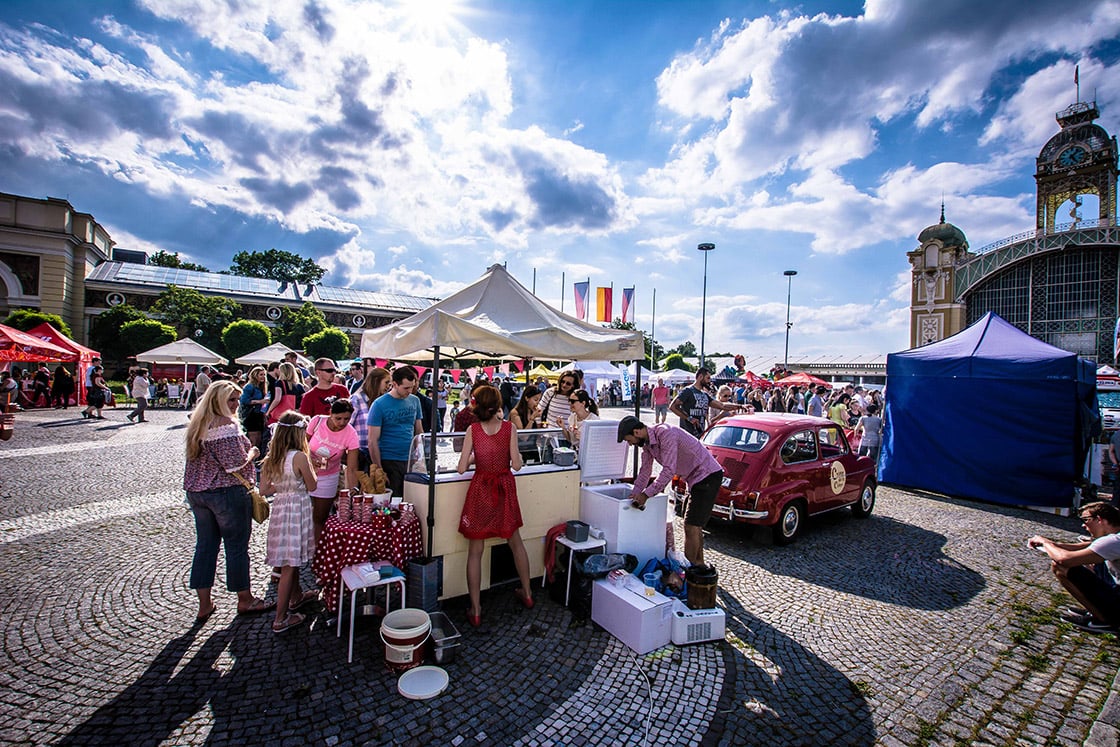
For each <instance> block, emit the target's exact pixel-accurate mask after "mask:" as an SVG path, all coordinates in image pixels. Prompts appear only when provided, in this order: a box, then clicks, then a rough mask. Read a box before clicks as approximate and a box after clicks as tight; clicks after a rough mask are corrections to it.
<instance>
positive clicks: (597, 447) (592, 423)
mask: <svg viewBox="0 0 1120 747" xmlns="http://www.w3.org/2000/svg"><path fill="white" fill-rule="evenodd" d="M629 454H630V449H629V444H627V443H626V442H625V441H623V442H622V443H618V421H617V420H589V421H586V422H585V423H584V424H583V427H582V431H581V433H580V443H579V466H580V483H581V486H580V491H579V518H580V521H583V522H586V523H588V524H590V525H591V526H593V527H597V528H599V529H602V530H603V538H604V539H605V540H606V542H607V552H625V553H630V554H631V555H634V556H636V557H637V558H638V565H639V566H641V565H642V564H643V563H645V562H646V561H647V560H649V559H651V558H663V557H665V548H666V537H667V532H668V528H667V526H666V525H667V524H668V523H669V522H670V521H671V517H670V516H669V498H668V496H667V495H665V494H664V493H660V494H658V495H655V496H653V497H652V498H650V499H649V500H648V501H646V504H645V506H646V507H645V510H644V511H642V510H640V509H637V508H634V506H632V505H631V504H630V491H631V490H633V486H632V485H628V484H626V483H614V482H606V481H611V480H617V479H620V478H622V477H623V476H624V475H625V474H626V463H627V458H628V457H629ZM596 483H598V484H596Z"/></svg>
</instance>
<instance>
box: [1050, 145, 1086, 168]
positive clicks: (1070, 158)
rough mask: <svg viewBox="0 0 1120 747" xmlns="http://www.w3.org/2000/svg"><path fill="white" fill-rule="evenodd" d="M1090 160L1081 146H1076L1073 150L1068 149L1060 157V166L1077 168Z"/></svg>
mask: <svg viewBox="0 0 1120 747" xmlns="http://www.w3.org/2000/svg"><path fill="white" fill-rule="evenodd" d="M1088 158H1089V153H1088V152H1087V151H1086V150H1085V149H1084V148H1082V147H1081V146H1080V145H1075V146H1073V147H1072V148H1066V149H1065V150H1063V151H1062V154H1061V155H1060V156H1058V165H1059V166H1067V167H1068V166H1077V165H1078V164H1082V163H1085V161H1086V160H1087V159H1088Z"/></svg>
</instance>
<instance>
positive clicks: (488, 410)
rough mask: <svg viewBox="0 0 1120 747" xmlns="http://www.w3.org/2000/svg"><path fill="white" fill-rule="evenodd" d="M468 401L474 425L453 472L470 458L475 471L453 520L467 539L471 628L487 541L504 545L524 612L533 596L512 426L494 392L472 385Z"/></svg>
mask: <svg viewBox="0 0 1120 747" xmlns="http://www.w3.org/2000/svg"><path fill="white" fill-rule="evenodd" d="M473 398H474V414H475V415H476V416H477V417H478V422H477V423H472V424H471V426H470V427H469V428H468V429H467V435H466V437H465V438H464V439H463V452H462V454H461V455H460V456H459V474H463V473H464V472H466V471H467V467H469V466H470V463H471V460H472V457H473V460H474V463H475V467H474V476H473V477H472V478H471V484H470V487H468V488H467V498H466V501H465V502H464V504H463V513H462V515H461V516H460V517H459V533H460V534H462V535H463V536H464V537H466V538H467V539H468V540H470V546H469V548H468V550H467V591H468V593H469V594H470V610H469V611H468V612H467V622H469V623H470V625H471V627H473V628H477V627H478V626H479V625H481V624H482V605H481V601H480V598H479V593H480V589H481V584H482V551H483V550H484V549H485V546H486V540H487V539H488V538H490V537H502V538H503V539H505V540H507V541H508V542H509V547H510V550H512V552H513V565H514V567H515V568H517V576H518V578H520V579H521V588H520V589H518V590H517V596H518V598H519V599H520V600H521V604H523V605H524V606H525V607H526V608H529V609H532V607H533V592H532V589H531V587H530V586H529V556H528V554H527V553H526V552H525V543H524V542H522V541H521V534H520V532H518V529H519V528H520V527H521V525H522V524H523V523H524V522H523V521H522V520H521V506H520V505H519V504H518V502H517V484H516V482H515V481H514V477H513V471H512V470H517V469H521V465H522V461H521V452H520V451H518V449H517V428H515V427H514V425H513V423H511V422H509V421H508V420H502V395H501V393H500V392H499V391H498V390H497V389H495V388H494V387H492V386H486V385H482V386H478V387H476V388H475V390H474V392H473Z"/></svg>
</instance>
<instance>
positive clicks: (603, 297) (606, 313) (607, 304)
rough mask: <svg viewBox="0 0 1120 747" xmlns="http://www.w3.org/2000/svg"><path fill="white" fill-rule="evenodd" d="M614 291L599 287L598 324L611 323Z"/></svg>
mask: <svg viewBox="0 0 1120 747" xmlns="http://www.w3.org/2000/svg"><path fill="white" fill-rule="evenodd" d="M612 291H613V289H612V288H610V287H609V286H602V285H601V286H599V288H598V290H597V292H596V294H595V296H596V300H597V301H598V304H597V309H598V314H596V315H595V321H597V322H608V323H609V322H610V320H611V314H612V313H613V309H612V307H611V295H612Z"/></svg>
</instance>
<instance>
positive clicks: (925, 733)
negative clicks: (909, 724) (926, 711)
mask: <svg viewBox="0 0 1120 747" xmlns="http://www.w3.org/2000/svg"><path fill="white" fill-rule="evenodd" d="M936 736H937V727H935V726H934V725H933V724H931V723H930V722H928V721H926V720H925V719H924V718H920V719H918V744H920V745H922V747H925V745H928V744H929V743H930V740H931V739H933V738H934V737H936Z"/></svg>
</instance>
